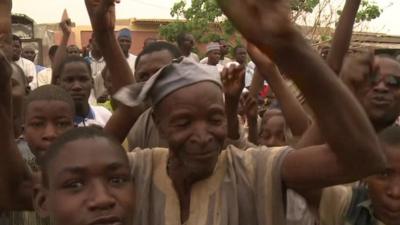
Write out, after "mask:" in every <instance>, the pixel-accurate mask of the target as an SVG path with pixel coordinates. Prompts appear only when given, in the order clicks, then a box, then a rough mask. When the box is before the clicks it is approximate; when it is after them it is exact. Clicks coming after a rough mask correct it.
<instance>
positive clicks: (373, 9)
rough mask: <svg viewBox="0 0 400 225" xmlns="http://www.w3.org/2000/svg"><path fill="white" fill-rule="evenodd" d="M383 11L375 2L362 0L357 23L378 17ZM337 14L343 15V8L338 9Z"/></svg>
mask: <svg viewBox="0 0 400 225" xmlns="http://www.w3.org/2000/svg"><path fill="white" fill-rule="evenodd" d="M382 11H383V10H382V9H381V8H379V6H378V5H377V4H376V3H375V2H372V1H368V0H362V1H361V4H360V8H359V10H358V12H357V16H356V23H360V22H364V21H371V20H373V19H376V18H378V17H379V16H380V15H381V13H382ZM337 14H338V15H341V14H342V10H338V11H337Z"/></svg>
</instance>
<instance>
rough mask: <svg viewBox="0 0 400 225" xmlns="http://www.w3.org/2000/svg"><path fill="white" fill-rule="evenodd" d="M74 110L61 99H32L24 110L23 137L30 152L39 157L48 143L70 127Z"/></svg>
mask: <svg viewBox="0 0 400 225" xmlns="http://www.w3.org/2000/svg"><path fill="white" fill-rule="evenodd" d="M73 118H74V112H73V109H71V106H70V105H69V104H68V103H66V102H63V101H45V100H40V101H33V102H31V103H30V104H29V105H28V106H27V109H26V111H25V125H24V137H25V140H26V141H27V142H28V145H29V147H30V149H31V151H32V153H33V154H34V155H35V156H36V157H40V155H42V154H43V153H44V152H45V151H46V150H47V149H48V147H49V145H50V144H51V143H52V142H53V141H54V140H55V139H56V138H57V137H58V136H59V135H60V134H62V133H64V132H65V131H66V130H68V129H70V128H72V127H73V126H74V125H73Z"/></svg>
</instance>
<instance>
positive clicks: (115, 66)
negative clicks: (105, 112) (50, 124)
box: [85, 0, 143, 143]
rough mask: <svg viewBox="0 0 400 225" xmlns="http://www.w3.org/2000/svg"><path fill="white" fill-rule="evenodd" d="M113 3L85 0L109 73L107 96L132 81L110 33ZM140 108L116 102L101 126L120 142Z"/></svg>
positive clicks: (111, 1)
mask: <svg viewBox="0 0 400 225" xmlns="http://www.w3.org/2000/svg"><path fill="white" fill-rule="evenodd" d="M116 2H119V1H115V0H85V3H86V8H87V10H88V14H89V17H90V21H91V23H92V27H93V32H94V34H95V37H96V41H97V43H98V45H99V47H100V48H101V50H102V53H103V57H104V60H105V61H106V64H107V68H108V69H109V71H110V73H111V83H112V89H113V90H112V92H113V93H110V94H111V95H113V94H114V93H115V92H116V91H118V90H119V89H120V88H122V87H124V86H126V85H129V84H132V83H133V82H134V79H133V74H132V70H131V69H130V67H129V65H128V62H127V61H126V59H125V56H124V54H123V53H122V50H121V48H120V46H119V44H118V42H117V39H116V37H115V34H114V26H115V3H116ZM142 111H143V108H142V107H135V108H129V107H127V106H125V105H122V104H120V105H119V106H118V107H117V109H116V111H115V112H114V113H113V115H112V116H111V118H110V120H109V121H108V122H107V124H106V126H105V127H104V131H105V132H107V133H109V134H111V135H113V136H114V137H115V138H116V139H117V140H118V141H120V142H121V143H122V142H123V141H124V140H125V138H126V136H127V135H128V133H129V130H130V129H131V127H132V126H133V124H134V123H135V121H136V120H137V118H138V117H139V116H140V114H141V113H142Z"/></svg>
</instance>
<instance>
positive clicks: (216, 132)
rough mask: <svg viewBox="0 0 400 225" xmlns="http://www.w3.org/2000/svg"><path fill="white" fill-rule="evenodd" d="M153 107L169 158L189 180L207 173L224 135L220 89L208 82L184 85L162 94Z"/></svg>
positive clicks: (203, 176) (214, 162) (202, 176)
mask: <svg viewBox="0 0 400 225" xmlns="http://www.w3.org/2000/svg"><path fill="white" fill-rule="evenodd" d="M154 110H155V121H156V124H157V126H158V128H159V131H160V134H161V135H162V136H163V137H164V138H165V139H166V140H167V141H168V145H169V149H170V158H171V159H173V160H175V161H178V162H179V164H180V165H183V167H184V168H185V172H186V173H188V174H190V175H191V176H192V177H193V179H203V178H205V177H208V176H210V175H211V173H212V172H213V170H214V167H215V164H216V163H217V160H218V156H219V154H220V152H221V150H222V148H223V143H224V140H225V137H226V117H225V109H224V103H223V99H222V91H221V88H220V87H218V86H217V85H216V84H214V83H211V82H200V83H197V84H194V85H191V86H188V87H184V88H181V89H179V90H177V91H175V92H173V93H171V94H170V95H168V96H167V97H165V98H164V99H163V100H162V101H161V102H160V103H159V104H158V105H157V106H156V107H155V109H154Z"/></svg>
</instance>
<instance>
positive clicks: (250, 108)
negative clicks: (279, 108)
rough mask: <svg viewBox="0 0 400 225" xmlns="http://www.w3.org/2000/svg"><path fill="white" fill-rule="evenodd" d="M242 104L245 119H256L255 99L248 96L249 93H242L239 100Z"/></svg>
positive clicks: (256, 107)
mask: <svg viewBox="0 0 400 225" xmlns="http://www.w3.org/2000/svg"><path fill="white" fill-rule="evenodd" d="M240 101H241V102H242V105H243V108H244V113H245V115H246V117H247V119H254V118H255V119H257V116H258V106H257V99H255V98H254V97H253V96H251V95H250V93H248V92H247V93H244V94H243V95H242V98H241V99H240Z"/></svg>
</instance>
